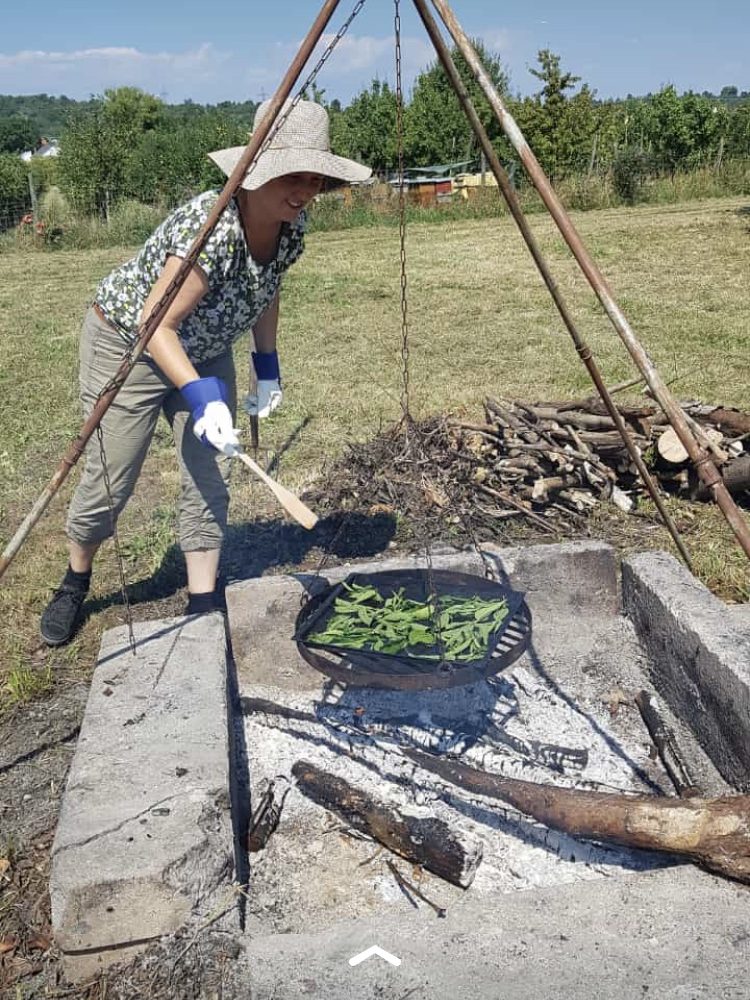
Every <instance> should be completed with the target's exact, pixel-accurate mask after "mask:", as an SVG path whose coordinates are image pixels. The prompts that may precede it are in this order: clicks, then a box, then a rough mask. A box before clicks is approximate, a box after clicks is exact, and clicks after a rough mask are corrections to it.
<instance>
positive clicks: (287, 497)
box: [235, 451, 318, 528]
mask: <svg viewBox="0 0 750 1000" xmlns="http://www.w3.org/2000/svg"><path fill="white" fill-rule="evenodd" d="M235 457H236V458H239V460H240V461H241V462H243V463H244V464H245V465H246V466H247V467H248V469H250V470H251V471H252V472H254V473H255V475H256V476H257V477H258V478H259V479H262V480H263V482H264V483H265V484H266V486H267V487H268V488H269V490H270V491H271V492H272V493H273V495H274V496H275V497H276V499H277V500H278V501H279V503H280V504H281V506H282V507H283V508H284V510H285V511H287V513H288V514H291V516H292V517H293V518H294V520H295V521H299V523H300V524H301V525H302V527H303V528H314V527H315V525H316V524H317V523H318V517H317V514H313V512H312V511H311V510H310V508H309V507H306V506H305V505H304V504H303V503H302V501H301V500H300V499H299V497H296V496H295V495H294V493H292V491H291V490H288V489H286V488H285V487H284V486H282V485H281V484H280V483H277V482H276V480H275V479H271V477H270V476H269V475H267V474H266V473H265V472H264V471H263V469H261V467H260V466H259V465H258V463H257V462H254V461H253V460H252V458H250V456H249V455H246V454H245V453H244V452H242V451H240V452H237V455H236V456H235Z"/></svg>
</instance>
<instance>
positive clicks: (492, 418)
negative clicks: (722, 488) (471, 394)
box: [308, 397, 750, 539]
mask: <svg viewBox="0 0 750 1000" xmlns="http://www.w3.org/2000/svg"><path fill="white" fill-rule="evenodd" d="M682 405H683V412H684V413H685V415H686V419H687V421H688V423H689V425H690V426H691V428H692V430H693V433H694V434H695V436H696V437H697V439H698V441H699V443H700V444H701V445H702V446H703V447H704V448H707V449H708V450H709V451H710V452H711V455H712V457H713V460H714V462H715V464H716V465H717V467H718V468H720V470H721V471H722V475H723V476H724V480H725V482H726V484H727V486H728V488H729V489H730V492H732V493H734V494H735V495H738V496H741V495H742V494H743V493H744V494H745V496H748V495H750V494H749V493H748V491H750V414H747V413H743V412H741V411H739V410H734V409H729V408H726V407H719V406H710V405H705V404H702V403H696V402H688V403H684V404H682ZM618 409H619V411H620V413H621V415H622V417H623V419H624V420H625V422H626V424H627V426H628V428H629V430H630V432H631V436H632V438H633V440H634V442H635V444H636V446H637V447H638V449H639V451H640V453H641V456H642V457H643V458H644V461H645V463H646V465H647V466H648V467H649V469H650V470H651V472H652V475H653V477H654V479H655V480H656V482H657V484H659V485H661V486H662V488H663V489H664V490H666V491H669V492H672V493H677V494H678V495H682V496H684V497H688V498H690V499H693V500H702V499H707V498H708V497H707V493H706V491H705V488H704V487H703V486H702V484H701V483H700V482H699V481H698V479H697V476H696V474H695V473H694V471H693V470H692V467H691V464H690V462H689V460H688V457H687V454H686V452H685V450H684V448H683V447H682V445H681V443H680V442H679V440H678V439H677V437H676V435H675V433H674V431H673V430H672V428H671V427H670V426H669V424H668V423H667V422H666V418H665V417H664V415H663V413H662V411H661V410H660V409H659V408H658V407H657V406H656V405H655V404H654V403H652V402H651V401H644V402H641V403H626V404H622V405H619V406H618ZM643 491H644V488H643V485H642V483H641V482H640V478H639V476H638V472H637V469H636V467H635V465H634V464H633V461H632V459H631V457H630V455H629V454H628V451H627V448H626V446H625V444H624V442H623V440H622V438H621V436H620V433H619V432H618V430H617V428H616V427H615V424H614V422H613V420H612V418H611V417H610V416H609V414H608V413H607V411H606V409H605V407H604V405H603V403H602V402H601V400H600V399H599V398H598V397H588V398H586V399H581V400H566V401H564V402H559V401H558V402H541V403H533V404H532V403H526V402H522V401H520V400H515V401H501V400H497V399H487V400H486V401H485V405H484V421H483V422H477V423H474V422H469V421H466V420H463V419H460V418H455V417H436V418H431V419H429V420H426V421H424V422H422V423H418V424H415V423H411V422H409V421H401V423H399V424H398V425H397V426H396V427H395V428H392V429H390V430H388V431H386V432H385V433H383V434H380V435H379V436H378V437H376V438H375V439H373V440H371V441H369V442H367V443H365V444H360V445H352V446H350V447H349V449H348V452H347V454H346V455H345V457H344V459H343V460H342V461H340V462H339V463H337V464H336V466H335V467H334V468H333V469H331V470H329V474H328V476H327V477H326V481H325V482H324V483H322V484H318V486H317V487H316V489H315V490H314V491H313V492H312V493H310V494H308V496H309V497H310V498H311V499H312V500H313V501H314V502H315V503H316V504H317V506H318V508H323V509H325V507H330V508H337V509H344V510H352V509H356V510H360V511H362V510H368V511H369V512H370V513H374V512H378V511H383V512H387V511H393V512H394V513H395V512H398V513H399V514H400V515H401V516H403V517H405V518H407V519H409V520H411V521H418V522H419V523H420V524H421V526H422V530H423V531H424V532H425V533H428V532H432V531H434V530H438V529H439V528H442V529H444V528H445V527H446V526H448V527H450V526H458V525H463V527H464V528H468V529H469V531H470V533H472V534H476V536H477V537H478V538H480V539H481V538H483V537H491V536H492V535H495V534H496V533H497V528H498V524H500V523H502V522H503V521H507V520H511V519H513V520H518V519H521V520H525V521H527V522H530V523H532V524H533V525H534V526H535V527H537V528H540V529H542V530H543V531H546V532H548V533H550V534H559V533H561V532H564V531H570V530H571V529H580V528H581V526H582V524H583V523H585V521H586V519H587V517H588V515H589V514H590V512H591V511H592V510H593V509H594V508H596V507H597V506H598V505H599V504H601V503H602V502H603V501H607V502H612V503H614V504H615V505H617V506H618V507H620V508H621V509H623V510H625V511H630V510H632V509H633V508H634V506H635V500H636V498H637V496H638V495H639V494H641V493H642V492H643Z"/></svg>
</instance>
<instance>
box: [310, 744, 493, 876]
mask: <svg viewBox="0 0 750 1000" xmlns="http://www.w3.org/2000/svg"><path fill="white" fill-rule="evenodd" d="M292 775H293V776H294V777H295V778H296V779H297V787H298V788H299V790H300V791H301V792H302V793H303V795H306V796H307V797H308V798H309V799H311V800H312V801H313V802H316V803H317V804H318V805H320V806H323V808H325V809H329V810H331V812H334V813H336V815H337V816H340V817H341V818H342V819H343V820H344V821H345V822H346V823H348V824H349V825H350V826H352V827H353V828H354V829H355V830H359V831H360V832H362V833H366V834H368V835H369V836H370V837H372V838H373V840H377V841H378V843H380V844H383V845H384V846H385V847H387V848H388V849H389V850H391V851H393V852H394V853H395V854H399V855H400V856H401V857H402V858H406V859H407V860H408V861H412V862H414V863H415V864H418V865H422V867H423V868H426V869H427V871H430V872H432V873H433V875H439V876H440V878H443V879H445V880H446V881H448V882H451V883H452V884H453V885H457V886H459V887H460V888H462V889H467V888H468V887H469V886H470V885H471V883H472V882H473V880H474V875H475V874H476V870H477V868H478V866H479V864H480V862H481V860H482V845H481V843H479V842H478V841H469V840H468V839H466V838H462V837H460V836H459V835H458V834H457V833H456V832H455V831H453V830H451V829H450V828H449V827H448V825H447V824H446V823H445V822H443V820H440V819H437V818H436V817H434V816H427V817H418V816H410V815H408V814H406V813H401V812H399V811H398V810H397V809H395V808H394V807H393V806H391V805H388V804H387V803H385V802H383V801H380V800H378V799H375V798H374V797H373V796H371V795H369V794H368V793H367V792H364V791H363V790H362V789H359V788H356V787H355V786H354V785H352V784H350V783H349V782H348V781H345V780H344V779H343V778H339V777H338V776H337V775H334V774H330V773H329V772H327V771H324V770H322V769H321V768H319V767H316V766H315V764H311V763H309V762H308V761H304V760H299V761H297V762H296V763H295V764H294V766H293V767H292Z"/></svg>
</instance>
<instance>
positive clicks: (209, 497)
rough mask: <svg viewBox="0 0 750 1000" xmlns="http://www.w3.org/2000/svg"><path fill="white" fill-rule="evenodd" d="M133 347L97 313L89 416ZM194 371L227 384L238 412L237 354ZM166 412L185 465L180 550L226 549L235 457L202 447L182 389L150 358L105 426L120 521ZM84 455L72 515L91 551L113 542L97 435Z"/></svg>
mask: <svg viewBox="0 0 750 1000" xmlns="http://www.w3.org/2000/svg"><path fill="white" fill-rule="evenodd" d="M126 347H127V345H126V343H125V340H124V338H123V337H122V335H121V334H120V333H119V332H118V331H117V330H115V329H114V328H113V327H112V326H110V325H109V323H105V322H104V321H103V320H102V319H101V318H100V316H99V315H98V313H97V312H96V310H95V309H94V308H93V307H92V308H90V309H89V310H88V312H87V314H86V318H85V319H84V322H83V330H82V332H81V346H80V366H81V367H80V373H79V382H80V393H81V404H82V407H83V412H84V415H85V416H88V415H89V414H90V413H91V410H92V408H93V405H94V402H95V401H96V398H97V396H98V395H99V393H100V392H101V390H102V388H103V387H104V386H105V385H106V384H107V382H108V381H109V380H110V379H111V378H112V376H113V375H114V374H115V372H116V371H117V369H118V367H119V365H120V363H121V362H122V358H123V355H124V353H125V350H126ZM195 367H196V369H197V371H198V374H199V375H200V376H201V377H206V376H211V375H214V376H216V377H217V378H220V379H222V380H223V381H224V382H225V383H226V387H227V391H228V394H229V408H230V409H231V411H232V413H233V414H234V413H235V412H236V401H237V389H236V379H235V371H234V361H233V358H232V354H231V351H230V352H228V353H227V354H222V355H221V356H220V357H218V358H214V359H213V360H211V361H207V362H204V363H201V364H197V365H196V366H195ZM160 413H163V414H164V416H165V417H166V419H167V421H168V422H169V424H170V426H171V428H172V434H173V437H174V442H175V446H176V449H177V456H178V460H179V465H180V480H181V492H180V501H179V508H178V513H179V541H180V547H181V548H182V550H183V552H195V551H200V550H205V549H217V548H220V547H221V542H222V539H223V537H224V532H225V530H226V525H227V510H228V507H229V489H228V480H229V470H230V465H231V459H230V458H227V457H226V456H225V455H222V454H220V453H219V452H218V451H216V449H214V448H208V447H206V445H204V444H201V442H200V441H199V440H198V439H197V438H196V436H195V434H193V430H192V428H193V420H192V417H191V414H190V410H189V409H188V408H187V406H186V404H185V402H184V400H183V398H182V396H181V394H180V392H179V390H178V389H176V388H175V387H174V385H172V383H171V382H169V381H168V379H167V378H165V376H164V375H163V374H162V373H161V372H160V370H159V369H158V368H157V366H156V365H155V364H154V363H153V361H151V360H150V359H149V358H144V357H141V358H140V359H139V360H138V361H137V362H136V363H135V365H134V367H133V370H132V371H131V372H130V374H129V375H128V377H127V379H126V380H125V383H124V385H123V386H122V388H121V389H120V391H119V392H118V393H117V395H116V396H115V398H114V401H113V402H112V405H111V406H110V407H109V409H108V410H107V411H106V413H105V414H104V417H103V418H102V422H101V428H102V433H103V438H104V453H105V456H106V466H107V472H108V474H109V483H110V490H111V493H112V500H113V512H114V518H115V521H116V519H117V518H118V517H119V515H120V513H121V512H122V510H123V508H124V507H125V504H126V503H127V502H128V500H129V498H130V495H131V493H132V492H133V487H134V486H135V483H136V480H137V479H138V476H139V474H140V471H141V468H142V466H143V461H144V459H145V457H146V452H147V451H148V447H149V445H150V444H151V439H152V437H153V435H154V430H155V429H156V424H157V421H158V419H159V414H160ZM85 455H86V465H85V468H84V471H83V475H82V476H81V480H80V482H79V484H78V488H77V489H76V492H75V495H74V496H73V500H72V502H71V505H70V508H69V509H68V522H67V534H68V537H69V538H70V539H71V540H72V541H74V542H78V543H79V544H80V545H91V544H96V543H98V542H101V541H103V540H104V539H105V538H108V537H109V536H110V535H111V534H112V527H113V525H112V513H111V511H110V504H109V499H108V496H107V490H106V486H105V477H104V470H103V468H102V460H101V454H100V447H99V436H98V435H97V434H96V433H94V434H93V435H92V437H91V438H90V440H89V442H88V444H87V446H86V452H85Z"/></svg>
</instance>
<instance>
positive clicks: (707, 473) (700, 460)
mask: <svg viewBox="0 0 750 1000" xmlns="http://www.w3.org/2000/svg"><path fill="white" fill-rule="evenodd" d="M432 4H433V6H434V7H435V9H436V10H437V12H438V14H439V15H440V17H441V19H442V21H443V23H444V24H445V26H446V28H447V29H448V32H449V33H450V35H451V37H452V38H453V41H454V42H455V44H456V46H457V47H458V49H459V51H460V52H461V55H462V56H463V57H464V59H466V62H467V64H468V66H469V68H470V69H471V71H472V73H473V75H474V78H475V80H476V81H477V83H478V84H479V86H480V87H481V88H482V91H483V92H484V94H485V97H486V98H487V100H488V102H489V104H490V107H491V108H492V110H493V111H494V113H495V116H496V117H497V120H498V121H499V123H500V125H501V127H502V129H503V131H504V132H505V134H506V135H507V137H508V139H509V140H510V141H511V143H512V144H513V147H514V148H515V150H516V152H517V153H518V155H519V156H520V158H521V162H522V163H523V165H524V167H525V168H526V171H527V172H528V174H529V177H530V178H531V180H532V182H533V184H534V187H535V188H536V189H537V191H538V192H539V194H540V196H541V198H542V201H543V202H544V204H545V205H546V206H547V209H548V211H549V213H550V215H551V216H552V218H553V219H554V220H555V223H556V225H557V227H558V229H559V230H560V233H561V234H562V236H563V239H564V240H565V242H566V243H567V244H568V247H569V248H570V250H571V252H572V254H573V256H574V257H575V259H576V260H577V261H578V264H579V266H580V268H581V270H582V271H583V273H584V274H585V276H586V278H587V280H588V282H589V284H590V285H591V287H592V289H593V291H594V293H595V294H596V297H597V298H598V299H599V302H600V303H601V305H602V307H603V309H604V312H605V313H606V314H607V316H608V317H609V319H610V321H611V323H612V325H613V326H614V328H615V330H616V331H617V333H618V334H619V336H620V338H621V340H622V341H623V343H624V344H625V347H626V348H627V350H628V352H629V354H630V356H631V357H632V359H633V361H634V362H635V364H636V365H637V366H638V368H639V370H640V371H641V372H642V373H643V375H644V377H645V379H646V382H647V384H648V387H649V389H650V390H651V393H652V395H653V396H654V398H655V399H656V401H657V402H658V403H659V405H660V406H661V408H662V410H663V411H664V413H665V415H666V417H667V419H668V420H669V422H670V424H671V425H672V427H674V429H675V432H676V433H677V436H678V437H679V439H680V441H681V442H682V444H683V446H684V448H685V450H686V451H687V453H688V455H689V456H690V460H691V461H692V463H693V465H694V466H695V468H696V470H697V472H698V475H699V476H700V478H701V479H702V480H703V482H704V483H705V485H706V486H707V487H708V489H709V490H710V491H711V493H712V495H713V497H714V499H715V501H716V503H717V504H718V505H719V507H720V508H721V511H722V513H723V514H724V517H725V518H726V519H727V521H728V522H729V525H730V527H731V529H732V531H733V532H734V534H735V536H736V537H737V540H738V542H739V543H740V545H741V546H742V548H743V550H744V552H745V554H746V555H747V557H748V558H749V559H750V527H748V524H747V522H746V521H745V519H744V517H743V516H742V514H741V512H740V511H739V509H738V508H737V505H736V504H735V502H734V500H733V499H732V497H731V495H730V493H729V491H728V490H727V488H726V486H725V485H724V481H723V480H722V478H721V474H720V473H719V470H718V469H717V468H716V466H715V465H714V463H713V461H712V459H711V456H710V454H709V453H708V452H707V451H705V450H704V449H703V448H701V447H700V445H699V444H698V442H697V441H696V440H695V438H694V436H693V434H692V432H691V430H690V428H689V426H688V423H687V421H686V419H685V414H684V413H683V412H682V409H681V408H680V406H679V404H678V403H677V401H676V400H675V398H674V396H673V395H672V393H671V392H670V391H669V389H668V388H667V386H666V384H665V383H664V380H663V379H662V377H661V375H660V374H659V372H658V370H657V369H656V367H655V365H654V363H653V361H652V360H651V358H650V357H649V355H648V353H647V352H646V350H645V348H644V347H643V345H642V344H641V343H640V341H639V340H638V338H637V337H636V335H635V333H634V332H633V330H632V328H631V326H630V324H629V323H628V320H627V319H626V317H625V315H624V314H623V312H622V310H621V309H620V307H619V305H618V304H617V302H616V301H615V298H614V296H613V294H612V292H611V290H610V288H609V286H608V284H607V282H606V280H605V278H604V275H603V274H602V273H601V271H600V270H599V268H598V267H597V265H596V264H595V263H594V261H593V259H592V257H591V256H590V254H589V252H588V251H587V249H586V247H585V246H584V245H583V241H582V240H581V237H580V236H579V234H578V232H577V230H576V228H575V226H574V225H573V223H572V221H571V219H570V216H569V215H568V214H567V212H566V211H565V208H564V207H563V205H562V203H561V201H560V199H559V198H558V196H557V194H556V193H555V190H554V189H553V187H552V185H551V184H550V182H549V179H548V178H547V176H546V175H545V173H544V171H543V170H542V168H541V166H540V165H539V161H538V160H537V158H536V157H535V156H534V153H533V152H532V150H531V149H530V148H529V145H528V143H527V142H526V139H525V138H524V136H523V133H522V132H521V130H520V129H519V127H518V125H517V124H516V122H515V120H514V118H513V116H512V115H511V114H510V112H509V111H508V109H507V108H506V107H505V105H504V103H503V101H502V99H501V97H500V95H499V94H498V93H497V90H496V89H495V87H494V85H493V83H492V80H491V79H490V78H489V76H488V74H487V72H486V70H485V69H484V67H483V66H482V63H481V61H480V60H479V57H478V56H477V53H476V51H475V49H474V46H473V45H472V44H471V41H470V40H469V38H468V36H467V35H466V33H465V32H464V30H463V29H462V28H461V26H460V24H459V23H458V21H457V20H456V16H455V14H454V13H453V11H452V10H451V8H450V6H449V4H448V3H447V2H446V0H432Z"/></svg>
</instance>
